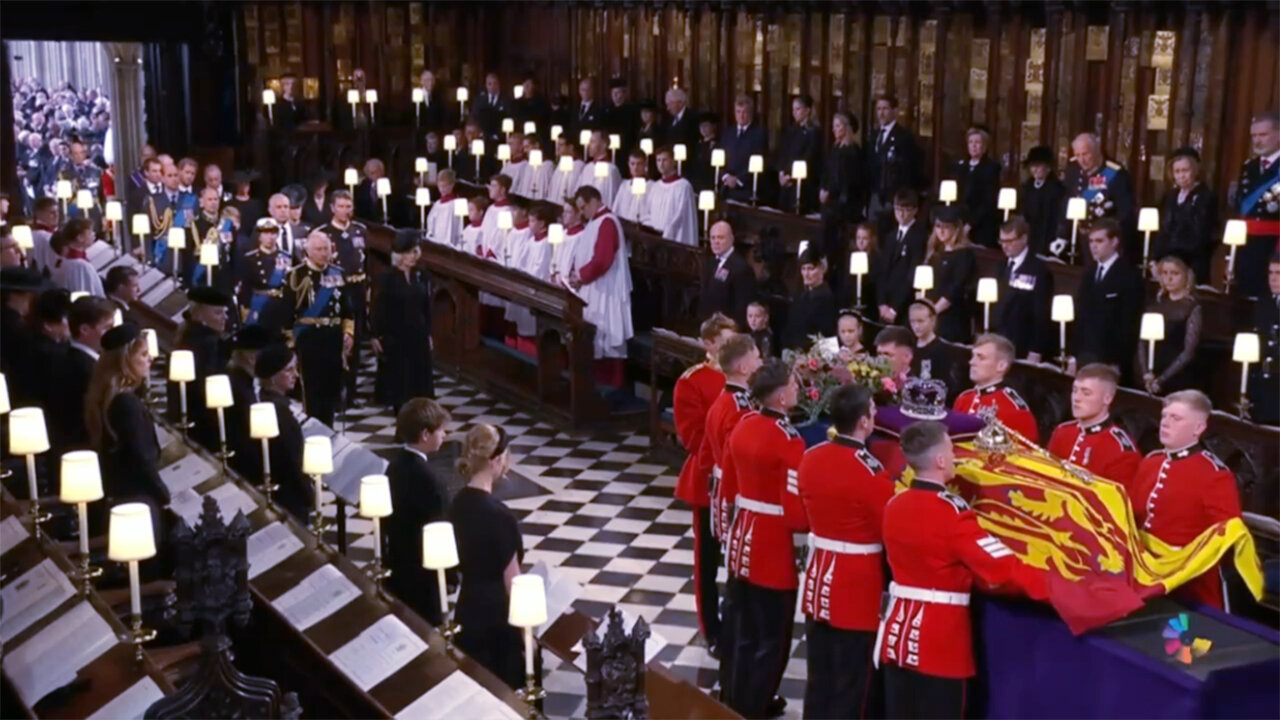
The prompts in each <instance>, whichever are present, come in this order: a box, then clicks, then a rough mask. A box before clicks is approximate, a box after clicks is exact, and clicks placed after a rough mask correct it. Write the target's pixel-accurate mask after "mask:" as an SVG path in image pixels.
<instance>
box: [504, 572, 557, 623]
mask: <svg viewBox="0 0 1280 720" xmlns="http://www.w3.org/2000/svg"><path fill="white" fill-rule="evenodd" d="M546 621H547V589H546V586H545V585H543V583H542V577H541V576H538V575H532V574H528V575H517V576H515V577H514V578H512V579H511V607H510V612H508V614H507V622H509V623H510V624H512V625H514V626H515V627H518V628H531V627H537V626H539V625H541V624H543V623H545V622H546Z"/></svg>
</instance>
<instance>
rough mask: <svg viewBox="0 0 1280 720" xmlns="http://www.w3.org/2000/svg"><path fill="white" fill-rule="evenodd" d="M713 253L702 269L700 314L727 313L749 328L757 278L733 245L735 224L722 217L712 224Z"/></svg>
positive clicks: (699, 315) (708, 315)
mask: <svg viewBox="0 0 1280 720" xmlns="http://www.w3.org/2000/svg"><path fill="white" fill-rule="evenodd" d="M710 237H711V241H710V242H711V253H712V255H713V257H711V258H709V259H708V260H707V264H706V266H705V268H704V269H703V271H702V292H701V294H700V296H699V298H698V317H700V318H707V317H711V313H714V312H719V313H723V314H724V315H725V316H726V317H729V318H732V319H733V321H734V322H736V323H738V327H739V328H745V327H747V305H749V304H750V303H751V301H752V300H754V299H755V294H756V277H755V273H754V272H752V270H751V266H750V265H748V264H747V261H746V258H744V257H742V255H740V254H739V253H738V252H736V251H735V250H734V248H733V227H732V226H731V225H729V223H728V221H725V220H720V221H718V222H717V223H716V224H715V225H712V226H711V232H710Z"/></svg>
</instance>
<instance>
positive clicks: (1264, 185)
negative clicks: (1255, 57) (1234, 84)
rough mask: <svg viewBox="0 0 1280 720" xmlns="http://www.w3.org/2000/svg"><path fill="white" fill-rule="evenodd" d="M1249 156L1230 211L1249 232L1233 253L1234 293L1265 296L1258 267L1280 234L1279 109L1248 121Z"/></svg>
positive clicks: (1270, 251)
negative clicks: (1245, 222)
mask: <svg viewBox="0 0 1280 720" xmlns="http://www.w3.org/2000/svg"><path fill="white" fill-rule="evenodd" d="M1249 137H1250V140H1251V141H1252V149H1253V157H1251V158H1249V159H1248V160H1246V161H1245V163H1244V166H1243V167H1241V168H1240V179H1239V181H1238V183H1237V190H1236V196H1235V199H1234V202H1233V203H1232V208H1231V209H1232V211H1233V212H1234V214H1235V216H1236V217H1240V218H1244V219H1245V220H1246V221H1248V223H1249V224H1248V229H1249V235H1248V239H1247V240H1246V242H1245V246H1244V247H1243V248H1241V249H1240V251H1239V252H1238V253H1237V255H1238V256H1237V257H1236V276H1237V277H1236V279H1237V282H1236V290H1235V292H1236V294H1237V295H1241V296H1243V297H1265V296H1266V295H1267V282H1266V280H1265V279H1264V278H1263V277H1262V275H1263V273H1262V267H1263V266H1264V265H1265V264H1266V260H1267V258H1268V257H1269V256H1270V255H1271V253H1273V252H1275V251H1276V242H1275V241H1276V235H1277V234H1280V192H1277V191H1276V185H1277V184H1280V113H1276V112H1275V111H1267V112H1263V113H1261V114H1258V115H1255V116H1254V117H1253V123H1252V124H1250V125H1249Z"/></svg>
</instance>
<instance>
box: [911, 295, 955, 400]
mask: <svg viewBox="0 0 1280 720" xmlns="http://www.w3.org/2000/svg"><path fill="white" fill-rule="evenodd" d="M907 322H908V325H910V327H911V334H912V335H914V336H915V338H916V346H915V348H914V349H912V351H911V374H912V375H914V376H916V377H933V378H938V379H939V380H942V381H943V382H945V383H946V384H947V389H948V391H949V394H950V395H951V396H952V397H955V396H956V394H957V392H956V391H957V390H958V389H959V388H958V387H957V386H958V385H959V383H957V382H956V378H954V377H952V365H953V363H952V362H951V350H950V348H948V347H947V343H945V342H943V341H942V338H940V337H938V311H937V309H936V308H935V307H934V305H933V303H931V302H929V301H928V300H916V301H914V302H912V303H911V305H909V306H908V307H907Z"/></svg>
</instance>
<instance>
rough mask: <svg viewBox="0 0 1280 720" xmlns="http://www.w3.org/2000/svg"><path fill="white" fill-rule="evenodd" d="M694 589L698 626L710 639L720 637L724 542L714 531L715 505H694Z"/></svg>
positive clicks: (703, 635)
mask: <svg viewBox="0 0 1280 720" xmlns="http://www.w3.org/2000/svg"><path fill="white" fill-rule="evenodd" d="M693 519H694V524H693V582H694V584H693V592H694V600H695V601H696V602H697V605H698V629H699V630H701V631H702V637H704V638H706V639H707V641H708V642H711V641H716V642H719V639H720V588H718V587H717V586H716V573H717V572H718V571H719V570H720V543H719V542H717V541H716V538H715V536H714V535H712V534H711V508H705V507H696V508H694V509H693Z"/></svg>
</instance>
